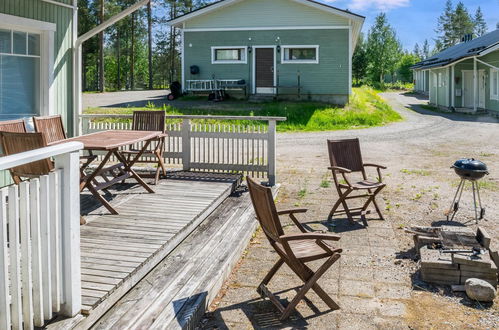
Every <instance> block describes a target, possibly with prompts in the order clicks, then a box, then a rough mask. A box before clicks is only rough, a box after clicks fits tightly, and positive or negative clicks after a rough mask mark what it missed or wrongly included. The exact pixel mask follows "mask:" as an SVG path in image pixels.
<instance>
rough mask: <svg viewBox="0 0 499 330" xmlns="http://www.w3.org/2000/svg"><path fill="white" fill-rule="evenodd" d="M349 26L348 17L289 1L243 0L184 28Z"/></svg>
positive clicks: (189, 22) (198, 18) (194, 20)
mask: <svg viewBox="0 0 499 330" xmlns="http://www.w3.org/2000/svg"><path fill="white" fill-rule="evenodd" d="M307 25H308V26H317V25H336V26H346V25H348V19H346V18H344V17H342V16H339V15H331V14H330V13H327V12H325V11H322V10H319V9H316V8H312V7H310V6H307V5H303V4H299V3H297V2H294V1H289V0H272V1H269V0H245V1H241V2H237V3H235V4H232V5H230V6H227V7H224V8H223V9H220V10H216V11H213V12H211V13H208V14H204V15H200V16H198V17H195V18H193V19H191V20H189V21H187V22H186V28H188V29H189V28H230V27H237V28H241V27H262V26H264V27H279V26H307Z"/></svg>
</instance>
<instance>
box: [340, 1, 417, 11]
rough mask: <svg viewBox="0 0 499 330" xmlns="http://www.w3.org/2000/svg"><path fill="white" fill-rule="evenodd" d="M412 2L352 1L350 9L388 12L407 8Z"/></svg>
mask: <svg viewBox="0 0 499 330" xmlns="http://www.w3.org/2000/svg"><path fill="white" fill-rule="evenodd" d="M409 3H410V0H352V2H351V3H350V6H349V9H352V10H364V9H368V8H374V9H378V10H381V11H388V10H390V9H394V8H399V7H406V6H408V5H409Z"/></svg>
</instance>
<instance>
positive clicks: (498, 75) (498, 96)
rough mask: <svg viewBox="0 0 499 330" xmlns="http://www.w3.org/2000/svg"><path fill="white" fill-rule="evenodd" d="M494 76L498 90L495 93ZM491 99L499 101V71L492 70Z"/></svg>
mask: <svg viewBox="0 0 499 330" xmlns="http://www.w3.org/2000/svg"><path fill="white" fill-rule="evenodd" d="M494 76H495V78H496V79H497V85H496V90H495V91H494ZM490 99H491V100H497V101H499V70H498V69H492V68H491V69H490Z"/></svg>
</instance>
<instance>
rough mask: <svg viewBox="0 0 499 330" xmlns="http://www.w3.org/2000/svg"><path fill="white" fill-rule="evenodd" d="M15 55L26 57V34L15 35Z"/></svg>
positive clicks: (15, 32) (18, 33)
mask: <svg viewBox="0 0 499 330" xmlns="http://www.w3.org/2000/svg"><path fill="white" fill-rule="evenodd" d="M13 42H14V54H20V55H26V32H17V31H14V33H13Z"/></svg>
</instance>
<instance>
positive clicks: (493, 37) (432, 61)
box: [412, 29, 499, 69]
mask: <svg viewBox="0 0 499 330" xmlns="http://www.w3.org/2000/svg"><path fill="white" fill-rule="evenodd" d="M496 46H499V29H497V30H495V31H492V32H489V33H487V34H485V35H483V36H481V37H478V38H476V39H472V40H470V41H468V42H461V43H459V44H457V45H455V46H452V47H449V48H447V49H445V50H443V51H441V52H440V53H438V54H435V55H433V56H432V57H430V58H428V59H426V60H424V61H421V62H419V63H416V64H415V65H414V66H413V67H412V68H413V69H429V68H438V67H442V66H447V65H449V64H452V63H454V62H456V61H459V60H461V59H464V58H468V57H474V56H481V55H485V54H486V53H487V52H488V51H492V50H493V49H494V47H496Z"/></svg>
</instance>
